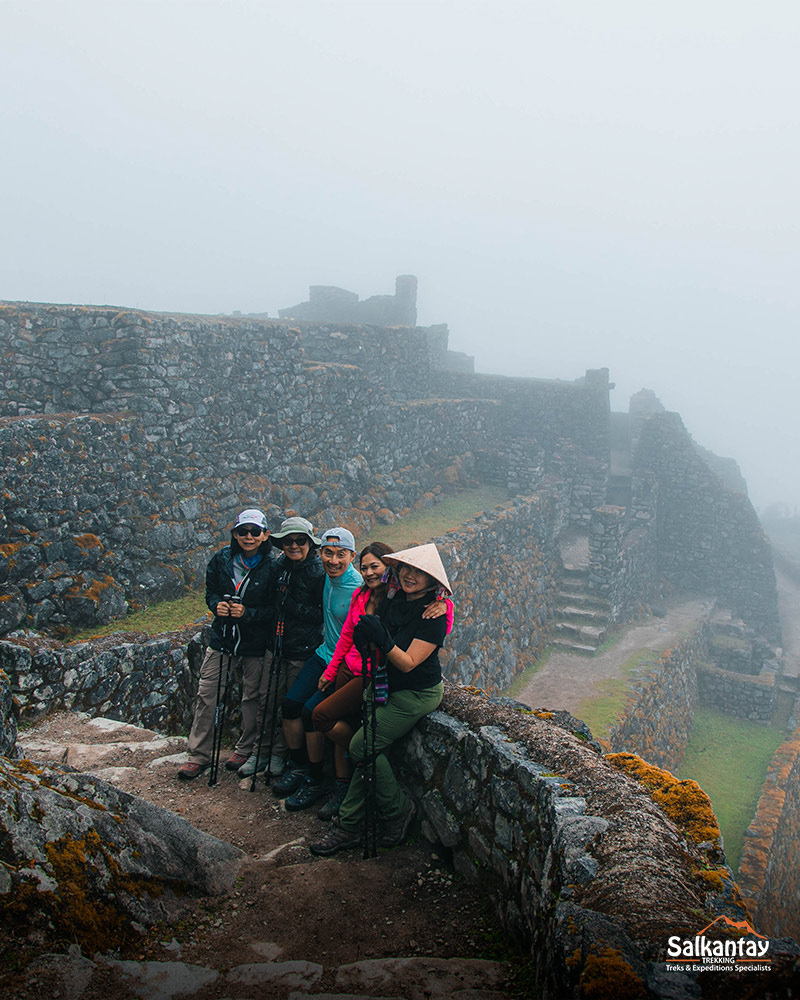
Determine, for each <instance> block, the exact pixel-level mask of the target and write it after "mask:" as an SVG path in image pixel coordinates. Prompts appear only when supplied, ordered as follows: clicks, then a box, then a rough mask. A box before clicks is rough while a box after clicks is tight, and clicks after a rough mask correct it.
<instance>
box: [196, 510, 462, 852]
mask: <svg viewBox="0 0 800 1000" xmlns="http://www.w3.org/2000/svg"><path fill="white" fill-rule="evenodd" d="M356 563H357V565H356ZM451 593H452V592H451V589H450V585H449V582H448V580H447V574H446V572H445V570H444V566H443V565H442V561H441V558H440V556H439V553H438V551H437V549H436V546H435V545H432V544H428V545H418V546H414V547H413V548H409V549H405V550H403V551H402V552H394V551H393V550H392V548H391V547H390V546H389V545H386V544H385V543H383V542H371V543H370V544H369V545H367V546H366V547H365V548H363V549H362V550H361V552H360V553H359V554H358V555H357V554H356V549H355V540H354V538H353V535H352V533H351V532H350V531H349V530H348V529H346V528H343V527H335V528H330V529H329V530H327V531H325V532H323V533H322V534H321V535H320V536H319V537H317V536H316V535H315V534H314V528H313V526H312V524H311V523H310V522H309V521H308V520H306V519H305V518H303V517H289V518H287V519H286V520H284V521H283V523H282V524H281V526H280V529H279V530H278V531H277V532H274V533H270V531H269V529H268V527H267V520H266V517H265V515H264V513H263V512H262V511H260V510H257V509H254V508H250V509H247V510H243V511H242V512H241V513H240V514H239V516H238V517H237V518H236V522H235V524H234V526H233V529H232V532H231V540H230V544H229V545H226V546H225V547H224V548H223V549H222V550H221V551H219V552H217V553H216V554H215V555H214V556H213V557H212V558H211V560H210V562H209V564H208V568H207V570H206V603H207V605H208V607H209V609H210V610H211V612H212V613H213V615H214V620H213V622H212V625H211V638H210V641H209V648H208V650H207V652H206V655H205V658H204V660H203V663H202V666H201V669H200V678H199V683H198V690H197V697H196V701H195V712H194V719H193V723H192V728H191V732H190V734H189V742H188V760H187V762H186V763H185V764H183V765H182V766H181V767H180V768H179V770H178V778H179V779H180V780H182V781H191V780H194V779H195V778H198V777H200V776H201V775H204V774H207V773H208V772H209V769H211V768H212V767H215V766H216V763H215V757H216V759H218V757H219V746H220V740H221V736H222V733H221V729H222V723H223V719H222V718H221V715H224V707H225V703H226V698H227V691H228V688H229V686H230V684H231V682H232V679H233V677H234V676H238V677H239V678H240V679H241V733H240V736H239V739H238V740H237V742H236V745H235V747H234V750H233V753H232V754H231V755H230V756H229V757H228V758H227V759H226V760H225V764H224V766H225V768H226V769H227V770H229V771H236V772H238V774H239V776H240V777H241V778H250V779H251V780H252V781H255V780H256V777H257V776H259V775H262V774H263V775H264V776H265V780H266V782H267V784H270V785H271V788H272V791H273V793H274V794H275V795H276V796H279V797H280V798H282V799H285V806H286V808H287V809H288V810H290V811H293V810H301V809H307V808H309V807H311V806H313V805H315V804H316V803H318V802H320V801H321V800H324V802H323V804H322V806H321V808H319V811H318V812H317V815H318V817H319V818H320V819H322V820H326V821H328V820H332V822H331V823H330V825H329V827H328V828H327V830H326V832H325V834H324V836H322V837H321V839H320V840H319V841H318V842H315V843H312V844H311V845H310V850H311V851H312V853H314V854H318V855H323V856H324V855H329V854H334V853H335V852H337V851H340V850H346V849H348V848H351V847H357V846H358V845H359V844H361V843H362V842H363V838H364V831H365V823H366V824H367V825H368V827H371V829H372V830H373V837H374V838H377V846H381V847H395V846H397V845H399V844H401V843H402V842H403V840H404V839H405V838H406V835H407V833H408V829H409V827H410V825H411V822H412V820H413V817H414V811H415V810H414V805H413V803H412V802H411V800H410V799H409V798H408V797H407V796H406V795H405V793H404V792H403V790H402V788H401V787H400V785H399V784H398V782H397V779H396V777H395V775H394V773H393V771H392V768H391V765H390V764H389V761H388V758H387V756H386V755H387V753H388V750H389V748H390V747H391V746H392V744H393V743H394V742H395V741H396V740H398V739H399V738H400V737H401V736H403V735H405V733H407V732H408V731H409V730H410V729H411V728H412V727H413V726H414V725H415V724H416V723H417V722H418V721H419V719H421V718H422V717H423V716H425V715H427V714H428V713H430V712H432V711H434V710H435V709H436V708H437V707H438V705H439V703H440V702H441V699H442V675H441V667H440V663H439V655H438V653H439V649H440V647H441V646H442V644H443V642H444V638H445V635H446V634H447V633H448V632H449V631H450V630H451V628H452V624H453V605H452V601H451V600H450V596H451ZM221 709H222V713H221ZM328 741H330V742H331V743H332V744H333V759H334V767H335V781H333V782H331V781H330V780H326V778H325V776H324V770H323V769H324V760H325V749H326V743H327V742H328ZM376 821H379V823H380V829H379V833H378V832H376V831H377V829H378V828H377V826H376Z"/></svg>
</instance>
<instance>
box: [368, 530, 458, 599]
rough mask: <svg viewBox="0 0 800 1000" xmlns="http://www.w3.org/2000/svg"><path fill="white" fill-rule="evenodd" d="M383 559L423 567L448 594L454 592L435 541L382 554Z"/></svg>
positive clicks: (395, 563)
mask: <svg viewBox="0 0 800 1000" xmlns="http://www.w3.org/2000/svg"><path fill="white" fill-rule="evenodd" d="M381 559H382V560H383V561H384V562H385V563H388V564H389V565H390V566H397V564H398V563H406V564H407V565H408V566H413V567H414V568H415V569H421V570H422V572H423V573H427V574H428V576H432V577H433V579H434V580H435V581H436V582H437V583H438V584H439V585H440V586H441V587H443V588H444V589H445V590H446V591H447V593H448V594H452V593H453V591H452V588H451V587H450V581H449V580H448V579H447V573H445V571H444V566H443V565H442V560H441V557H440V555H439V550H438V549H437V548H436V546H435V545H434V544H433V542H428V544H427V545H415V546H414V548H413V549H403V550H402V552H390V553H387V554H386V555H385V556H381Z"/></svg>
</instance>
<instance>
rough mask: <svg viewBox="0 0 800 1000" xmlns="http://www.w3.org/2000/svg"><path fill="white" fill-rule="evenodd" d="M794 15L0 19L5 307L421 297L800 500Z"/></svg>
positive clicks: (266, 12) (502, 354)
mask: <svg viewBox="0 0 800 1000" xmlns="http://www.w3.org/2000/svg"><path fill="white" fill-rule="evenodd" d="M798 53H800V4H798V3H797V2H796V0H785V2H769V0H766V2H765V0H759V2H756V0H747V2H744V0H719V2H713V3H712V2H703V0H692V2H681V0H669V2H668V0H658V2H656V0H650V2H645V0H627V2H620V0H602V2H600V0H584V2H568V0H563V2H558V0H548V2H545V0H526V2H525V3H516V2H509V0H482V2H469V0H425V2H422V0H420V2H413V0H400V2H397V0H365V2H355V0H323V2H316V0H313V2H312V0H286V2H270V0H252V2H248V0H215V2H206V3H204V2H199V0H186V2H179V0H158V2H154V3H151V2H147V0H137V2H131V0H103V2H100V0H96V2H87V0H58V2H50V0H48V2H38V0H21V2H17V0H0V94H2V100H1V101H0V143H1V146H2V155H0V197H2V213H0V219H1V220H2V223H1V224H2V239H1V240H0V297H2V298H5V299H25V300H33V301H47V302H78V303H110V304H113V305H120V306H123V305H124V306H138V307H141V308H143V309H155V310H167V311H172V310H174V311H187V312H211V313H217V312H231V311H232V310H234V309H239V310H242V311H243V312H257V311H258V312H260V311H269V313H270V315H273V316H274V315H276V314H277V310H278V309H279V308H282V307H284V306H290V305H294V304H295V303H297V302H300V301H302V300H304V299H306V298H307V297H308V285H309V284H331V285H340V286H342V287H344V288H348V289H351V290H353V291H356V292H358V294H359V295H361V296H362V297H366V296H368V295H372V294H376V293H382V292H392V291H393V290H394V278H395V275H397V274H402V273H411V274H416V275H417V277H418V278H419V300H418V307H419V322H420V323H421V324H423V325H428V324H431V323H439V322H447V323H448V324H449V325H450V329H451V335H450V346H451V347H452V348H453V349H455V350H461V351H466V352H468V353H470V354H474V355H475V358H476V367H477V368H478V370H480V371H485V372H500V373H504V374H525V375H532V376H537V377H547V378H564V379H573V378H576V377H578V376H580V375H582V374H583V372H584V371H585V369H586V368H593V367H602V366H607V367H608V368H610V370H611V378H612V380H613V381H615V382H616V385H617V389H616V390H615V392H614V393H613V395H612V405H613V407H614V409H627V405H628V398H629V396H630V395H631V393H633V392H635V391H636V390H638V389H640V388H642V387H643V386H646V387H648V388H652V389H653V390H655V392H656V393H657V394H658V395H659V397H660V398H661V400H662V401H663V403H664V405H665V406H666V407H667V408H668V409H674V410H678V411H679V412H680V413H681V414H682V416H683V418H684V422H685V423H686V425H687V427H688V429H689V430H690V432H691V433H692V434H693V436H694V437H695V439H696V440H698V441H699V442H700V443H701V444H703V445H705V446H706V447H709V448H711V449H712V450H713V451H716V452H717V453H719V454H722V455H728V456H732V457H734V458H736V459H737V461H739V463H740V466H741V468H742V471H743V473H744V475H745V476H746V477H747V480H748V483H749V486H750V493H751V496H752V498H753V501H754V503H756V505H757V506H758V507H763V506H764V505H765V504H767V503H770V502H773V501H776V500H784V501H787V502H789V503H791V504H800V469H799V468H798V457H799V455H800V448H798V438H799V437H800V430H799V428H800V402H798V398H799V396H798V390H797V387H796V383H797V369H798V367H799V366H798V360H799V359H798V355H799V354H800V347H798V325H799V324H798V317H800V292H799V290H798V273H799V272H800V268H798V264H800V252H799V250H800V236H799V235H798V217H799V216H800V202H799V200H798V196H797V189H798V177H800V162H798V161H799V160H800V157H798V144H799V143H800V139H799V138H798V137H799V136H800V131H798V118H799V117H800V57H799V56H798Z"/></svg>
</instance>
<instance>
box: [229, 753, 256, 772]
mask: <svg viewBox="0 0 800 1000" xmlns="http://www.w3.org/2000/svg"><path fill="white" fill-rule="evenodd" d="M249 759H250V758H249V757H248V756H247V754H246V753H232V754H231V755H230V757H228V759H227V760H226V761H225V770H226V771H238V770H239V768H240V767H241V766H242V764H246V763H247V761H248V760H249Z"/></svg>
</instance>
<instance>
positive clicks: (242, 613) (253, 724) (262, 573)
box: [178, 508, 275, 781]
mask: <svg viewBox="0 0 800 1000" xmlns="http://www.w3.org/2000/svg"><path fill="white" fill-rule="evenodd" d="M268 538H269V531H268V530H267V519H266V517H265V516H264V513H263V511H260V510H257V509H255V508H248V509H247V510H243V511H242V512H241V514H239V516H238V517H237V518H236V523H235V524H234V526H233V529H232V531H231V540H230V544H229V545H226V546H225V548H223V549H222V550H221V551H219V552H217V553H216V554H215V555H213V556H212V557H211V560H210V561H209V563H208V568H207V569H206V604H207V605H208V608H209V610H210V611H212V612H213V614H214V621H213V622H212V624H211V637H210V640H209V648H208V650H207V651H206V655H205V658H204V659H203V663H202V666H201V667H200V678H199V681H198V687H197V697H196V699H195V709H194V719H193V721H192V729H191V732H190V733H189V747H188V758H189V759H188V761H187V763H186V764H184V765H183V766H182V767H180V768H179V769H178V778H179V779H180V780H181V781H192V780H193V779H194V778H197V777H199V776H200V775H201V774H203V773H205V772H207V771H208V769H209V767H210V766H211V756H212V749H213V743H214V719H215V716H216V714H217V713H216V709H217V697H218V694H219V695H221V694H222V692H220V681H221V673H222V670H223V659H225V660H226V667H227V657H228V656H230V657H231V658H232V660H231V666H232V668H233V670H235V671H241V676H242V701H241V712H242V731H241V735H240V736H239V739H238V741H237V743H236V747H235V749H234V752H233V754H232V755H231V756H230V757H229V758H228V760H226V761H225V767H226V768H227V769H228V770H229V771H235V770H236V769H237V768H239V767H240V766H241V765H242V764H243V763H244V762H245V761H246V760H247V758H248V756H249V755H250V752H251V750H252V749H253V747H254V746H255V743H256V740H257V738H258V723H257V716H258V703H259V682H260V680H261V678H262V676H263V674H264V669H263V667H264V653H265V650H266V643H267V625H268V619H269V617H270V607H269V601H270V594H271V593H272V584H273V578H274V571H275V559H274V557H273V556H272V555H271V553H270V552H269V546H266V547H265V548H264V547H263V545H264V542H266V540H267V539H268ZM228 679H229V681H230V679H231V676H230V675H229V677H228ZM218 735H220V736H221V734H218Z"/></svg>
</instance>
